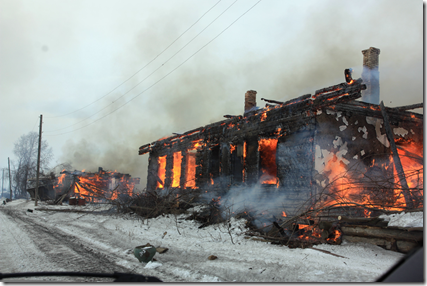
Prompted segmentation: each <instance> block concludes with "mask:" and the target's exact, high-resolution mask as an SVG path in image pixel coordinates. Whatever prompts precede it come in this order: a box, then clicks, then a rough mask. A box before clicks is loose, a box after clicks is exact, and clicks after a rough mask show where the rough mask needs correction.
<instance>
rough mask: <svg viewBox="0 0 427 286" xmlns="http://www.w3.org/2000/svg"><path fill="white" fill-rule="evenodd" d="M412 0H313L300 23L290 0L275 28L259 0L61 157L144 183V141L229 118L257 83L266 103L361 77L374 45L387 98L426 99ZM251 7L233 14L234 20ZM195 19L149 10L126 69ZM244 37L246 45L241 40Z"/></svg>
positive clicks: (120, 59) (121, 59) (69, 144)
mask: <svg viewBox="0 0 427 286" xmlns="http://www.w3.org/2000/svg"><path fill="white" fill-rule="evenodd" d="M408 2H411V1H396V2H393V4H390V2H389V1H375V2H373V1H356V2H345V3H344V2H343V1H322V2H321V3H322V4H320V2H312V5H303V7H304V12H301V11H299V10H298V15H299V18H298V19H294V22H292V23H290V22H289V21H290V20H289V19H291V18H292V14H293V13H294V12H293V10H294V9H300V8H298V7H293V6H292V5H290V7H289V10H287V11H283V17H282V18H279V19H275V20H274V21H272V23H274V26H273V24H271V25H270V24H269V22H268V19H267V18H265V17H264V16H266V14H265V11H266V10H267V11H268V9H274V5H275V3H276V2H268V1H266V2H265V3H264V2H261V3H260V4H259V5H258V6H257V7H255V8H254V10H252V11H251V12H250V13H248V14H247V15H246V16H245V17H243V18H242V19H241V20H240V21H239V22H237V23H236V24H235V25H234V26H233V27H231V28H230V29H229V30H227V31H226V32H225V33H224V34H223V35H221V36H220V37H219V38H218V39H217V40H216V41H214V42H212V43H211V44H210V45H209V46H207V47H206V48H205V49H204V50H202V51H201V52H199V53H198V54H197V55H195V56H194V57H192V58H191V59H189V60H188V62H186V63H185V64H184V65H183V66H181V67H180V68H179V69H177V70H176V71H174V72H173V73H172V74H170V75H169V76H168V77H166V78H165V79H164V80H163V81H161V82H159V83H158V84H156V85H154V86H153V87H152V88H150V89H149V90H147V91H146V92H144V93H143V94H142V95H141V96H139V97H138V98H136V99H135V100H133V101H132V102H130V103H129V104H127V105H126V106H125V107H123V108H121V109H120V110H119V111H117V112H114V113H112V114H111V115H109V116H108V117H106V118H105V119H103V120H101V121H100V122H97V123H95V124H93V125H92V126H90V127H88V128H85V129H82V130H81V131H79V133H78V136H76V138H75V139H69V140H66V142H64V145H63V146H64V147H63V156H62V158H61V160H62V161H70V162H71V163H72V165H73V167H74V168H76V169H86V170H88V171H90V170H97V168H98V167H103V168H104V169H108V170H117V171H119V172H122V173H130V174H131V175H132V176H133V177H141V186H142V187H143V186H145V180H146V176H147V174H146V168H147V162H148V154H147V155H144V156H138V148H139V146H141V145H143V144H146V143H149V142H152V141H155V140H157V139H159V138H161V137H164V136H168V135H171V134H172V133H173V132H185V131H187V130H190V129H193V128H197V127H200V126H204V125H206V124H209V123H212V122H216V121H219V120H222V119H223V117H222V116H223V115H224V114H235V115H238V114H242V113H243V108H244V94H245V92H246V91H247V90H250V89H253V90H256V91H257V92H258V94H257V98H258V99H257V105H258V106H260V107H263V106H264V102H262V101H261V100H260V98H261V97H264V98H269V99H276V100H289V99H291V98H294V97H297V96H300V95H303V94H306V93H312V94H313V93H314V92H315V90H316V89H320V88H323V87H326V86H330V85H335V84H338V83H341V82H344V81H345V79H344V69H345V68H350V67H352V68H354V70H355V72H354V74H353V77H354V78H359V77H360V75H361V72H362V59H363V57H362V53H361V51H362V50H363V49H367V48H369V47H371V46H373V47H376V48H379V49H381V54H380V61H379V62H380V64H379V71H380V91H381V99H382V100H384V102H385V104H386V105H388V106H397V105H406V104H411V103H418V102H422V100H423V97H422V96H423V92H422V87H423V80H422V68H423V67H422V56H423V53H422V9H421V8H422V7H421V4H420V5H419V6H420V7H419V11H418V10H416V9H414V7H413V4H412V3H408ZM266 5H268V7H267V6H266ZM224 7H225V6H224ZM176 9H179V7H176ZM257 9H259V11H257ZM301 9H302V8H301ZM243 10H244V8H241V10H240V12H234V15H236V16H235V17H236V18H237V15H240V13H241V11H243ZM199 12H200V11H199ZM258 12H259V13H260V14H259V15H258ZM261 12H263V13H261ZM165 13H166V14H167V15H165ZM187 18H188V19H195V16H194V15H193V14H192V10H191V9H188V10H187V9H182V10H175V9H171V10H167V11H166V12H165V11H163V13H162V14H161V17H160V16H159V17H156V14H151V16H150V18H149V20H146V22H147V23H148V22H151V23H159V24H158V26H156V29H153V28H152V25H148V24H147V25H141V26H146V28H141V30H140V31H139V33H137V34H135V40H134V42H133V43H132V44H131V45H130V46H125V47H123V50H127V52H126V53H125V54H122V55H120V56H117V58H116V61H117V67H118V69H120V70H122V72H123V74H124V75H129V74H132V73H133V72H135V71H136V70H138V69H139V68H141V66H143V65H144V64H145V63H147V62H148V61H149V60H150V59H152V58H154V57H155V56H156V55H157V54H158V52H159V50H161V49H162V48H163V47H166V46H167V45H168V44H169V43H170V42H171V39H175V38H176V37H177V36H178V35H179V34H180V33H181V32H182V31H183V30H185V29H186V28H187V27H188V26H189V23H191V21H187V22H186V23H185V25H184V21H183V19H187ZM162 19H168V21H163V20H162ZM141 21H144V19H141ZM192 21H194V20H192ZM230 22H231V21H230ZM160 23H161V25H160ZM249 23H251V24H253V23H256V27H257V29H258V30H256V31H254V33H251V31H248V30H246V29H245V25H248V24H249ZM402 23H405V24H402ZM291 24H292V25H293V26H292V27H294V28H292V29H291V26H290V25H291ZM251 27H252V26H251ZM295 27H296V28H295ZM409 27H410V28H409ZM219 31H220V29H217V30H216V31H215V32H211V33H206V34H205V35H203V36H201V37H200V41H195V42H194V45H191V46H189V49H188V51H187V52H183V53H182V54H180V55H181V57H178V58H177V59H175V58H174V59H173V60H171V61H170V62H168V63H167V64H165V65H164V66H163V67H162V68H161V69H159V72H158V73H156V75H155V76H152V77H150V78H149V79H147V80H146V81H144V82H143V83H142V84H141V85H139V86H138V87H137V88H135V90H134V91H132V92H131V93H129V95H126V96H125V97H124V98H123V99H121V100H119V101H118V102H116V103H115V104H114V105H113V106H111V108H110V111H112V110H114V108H115V107H117V106H119V105H120V104H121V103H124V102H126V101H127V100H129V99H130V98H132V97H133V96H135V95H136V94H138V93H139V92H142V91H143V90H145V89H146V88H147V87H149V86H150V85H151V84H153V83H155V82H156V81H157V80H158V79H160V78H161V77H162V76H164V75H166V74H167V73H168V72H169V71H171V70H172V69H173V68H175V67H177V66H178V65H179V64H180V63H181V62H183V60H184V59H186V58H187V57H188V56H190V55H191V54H192V53H194V52H195V51H196V50H197V49H198V48H199V47H201V46H202V45H203V44H204V43H206V42H207V41H209V40H210V39H211V38H213V37H214V36H215V35H216V34H217V33H218V32H219ZM261 34H264V35H263V36H262V37H261ZM257 36H258V37H260V38H257ZM280 37H283V39H284V40H280ZM190 38H191V37H187V38H185V40H184V39H183V41H182V42H179V43H177V47H175V48H174V49H171V50H170V51H168V52H167V53H165V54H164V55H162V56H164V57H163V58H162V59H161V60H160V59H159V60H156V61H155V62H153V64H152V65H151V66H150V67H149V69H147V70H144V71H143V72H141V74H139V75H138V76H137V77H135V78H133V79H132V80H131V81H129V82H128V83H127V84H126V85H125V86H123V87H122V88H120V89H118V90H117V91H116V92H115V93H113V94H112V95H111V97H108V99H109V100H111V101H113V100H114V99H115V98H117V97H118V96H120V95H123V94H124V93H125V92H126V91H127V90H129V89H130V88H132V87H133V86H135V85H136V84H137V83H138V82H139V81H141V80H143V79H144V78H145V77H146V76H147V75H149V73H150V72H151V71H152V70H154V69H155V68H157V67H159V66H161V64H162V63H163V62H164V61H165V60H166V59H167V58H168V57H169V56H171V55H172V54H173V53H174V52H175V51H177V50H178V49H179V47H181V46H182V45H184V44H185V43H186V41H188V40H189V39H190ZM277 39H279V40H277ZM239 41H241V42H242V43H243V44H242V45H237V47H236V45H235V43H236V42H239ZM231 43H233V45H232V46H230V44H231ZM250 43H252V44H250ZM230 47H231V48H230ZM162 61H163V62H162ZM107 103H108V100H107ZM107 103H105V102H104V103H103V104H107ZM88 114H90V112H88ZM253 191H254V192H256V191H255V190H253Z"/></svg>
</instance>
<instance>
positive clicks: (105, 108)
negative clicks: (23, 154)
mask: <svg viewBox="0 0 427 286" xmlns="http://www.w3.org/2000/svg"><path fill="white" fill-rule="evenodd" d="M237 1H238V0H235V1H234V2H233V3H232V4H231V5H230V6H228V7H227V8H226V9H225V10H224V11H222V12H221V13H220V14H219V15H218V16H217V17H216V18H215V19H213V20H212V21H211V22H210V23H209V24H208V25H207V26H206V27H205V28H203V29H202V30H201V31H200V32H199V33H198V34H197V35H196V36H194V37H193V38H192V39H191V40H190V41H189V42H187V43H186V44H185V45H184V46H183V47H181V49H179V50H178V51H177V52H176V53H174V54H173V55H172V56H171V57H169V58H168V59H167V60H166V61H165V62H164V63H163V64H161V65H160V66H159V67H157V68H156V69H155V70H154V71H152V72H151V73H150V74H149V75H148V76H146V77H145V78H144V79H143V80H141V81H139V82H138V83H137V84H136V85H135V86H133V87H132V88H131V89H129V90H128V91H127V92H125V93H124V94H122V95H121V96H119V97H118V98H117V99H115V100H114V101H113V102H111V103H110V104H108V105H107V106H105V107H104V108H102V109H101V110H99V111H97V112H95V113H94V114H92V115H90V116H88V117H86V118H85V119H82V120H80V121H79V122H76V123H74V124H71V125H69V126H66V127H61V128H59V129H55V130H48V131H46V132H55V131H59V130H63V129H66V128H70V127H73V126H75V125H77V124H80V123H82V122H83V121H86V120H87V119H89V118H91V117H93V116H95V115H97V114H98V113H100V112H101V111H103V110H105V109H106V108H108V107H109V106H111V105H113V104H114V103H115V102H116V101H118V100H119V99H121V98H123V97H124V96H125V95H127V94H128V93H129V92H131V91H132V90H134V89H135V88H136V87H137V86H138V85H140V84H141V83H143V82H144V81H145V80H146V79H148V78H149V77H151V76H152V75H153V74H154V73H156V72H157V71H158V70H159V69H161V68H162V67H163V66H164V65H165V64H167V63H168V62H169V61H170V60H171V59H172V58H174V57H175V56H176V55H177V54H179V53H180V52H181V51H182V50H183V49H184V48H185V47H187V46H188V45H189V44H190V43H191V42H193V41H194V40H195V39H196V38H197V37H198V36H200V34H202V33H203V32H204V31H205V30H206V29H207V28H208V27H209V26H211V25H212V24H213V23H214V22H215V21H216V20H218V18H219V17H221V16H222V15H223V14H224V13H225V12H226V11H227V10H228V9H230V8H231V6H233V5H234V4H235V3H236V2H237Z"/></svg>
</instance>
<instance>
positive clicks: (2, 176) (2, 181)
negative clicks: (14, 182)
mask: <svg viewBox="0 0 427 286" xmlns="http://www.w3.org/2000/svg"><path fill="white" fill-rule="evenodd" d="M1 171H2V174H1V197H3V185H4V168H3V169H1Z"/></svg>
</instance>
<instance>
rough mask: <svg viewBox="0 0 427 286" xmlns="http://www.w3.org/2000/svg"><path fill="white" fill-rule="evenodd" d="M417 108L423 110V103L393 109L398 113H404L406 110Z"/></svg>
mask: <svg viewBox="0 0 427 286" xmlns="http://www.w3.org/2000/svg"><path fill="white" fill-rule="evenodd" d="M417 108H424V103H416V104H411V105H404V106H399V107H394V108H393V109H394V110H396V111H397V112H400V111H406V110H411V109H417Z"/></svg>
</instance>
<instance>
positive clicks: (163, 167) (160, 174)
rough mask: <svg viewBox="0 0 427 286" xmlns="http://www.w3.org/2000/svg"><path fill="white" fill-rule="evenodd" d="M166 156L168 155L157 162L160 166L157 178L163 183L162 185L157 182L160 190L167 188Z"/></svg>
mask: <svg viewBox="0 0 427 286" xmlns="http://www.w3.org/2000/svg"><path fill="white" fill-rule="evenodd" d="M166 156H167V155H164V156H161V157H159V158H158V160H157V162H158V164H159V169H158V171H157V176H158V177H159V179H160V180H161V181H162V182H163V184H162V183H160V182H157V188H158V189H162V188H164V187H165V185H164V184H165V178H166Z"/></svg>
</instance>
